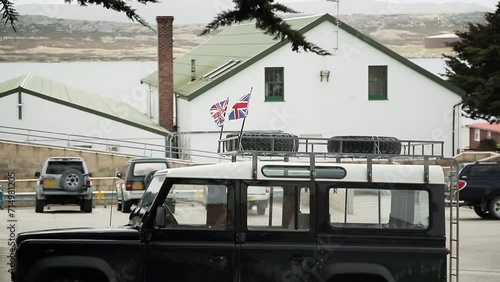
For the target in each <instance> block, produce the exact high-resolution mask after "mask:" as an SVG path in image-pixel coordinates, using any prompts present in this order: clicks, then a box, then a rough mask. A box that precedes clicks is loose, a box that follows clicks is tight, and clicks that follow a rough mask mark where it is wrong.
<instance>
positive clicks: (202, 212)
mask: <svg viewBox="0 0 500 282" xmlns="http://www.w3.org/2000/svg"><path fill="white" fill-rule="evenodd" d="M171 191H175V194H176V207H175V212H172V211H170V213H169V214H168V215H167V226H166V227H165V229H222V230H224V229H226V226H227V197H228V188H227V187H226V186H224V185H191V184H182V185H179V184H174V185H173V186H172V189H171ZM169 201H170V199H169V197H167V199H166V200H165V203H164V205H165V206H166V207H168V204H169Z"/></svg>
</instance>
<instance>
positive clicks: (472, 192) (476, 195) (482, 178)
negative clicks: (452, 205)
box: [459, 164, 500, 203]
mask: <svg viewBox="0 0 500 282" xmlns="http://www.w3.org/2000/svg"><path fill="white" fill-rule="evenodd" d="M466 168H467V167H466ZM466 168H464V171H463V174H461V175H460V180H464V181H465V182H467V186H465V188H463V189H461V190H460V194H459V195H460V198H461V199H464V200H466V201H469V202H474V203H480V202H481V200H482V199H483V196H484V194H485V193H486V192H487V191H488V190H489V189H490V188H491V187H492V186H493V185H494V184H495V183H498V181H499V179H500V171H499V169H500V166H498V165H490V164H478V165H471V166H469V167H468V170H465V169H466Z"/></svg>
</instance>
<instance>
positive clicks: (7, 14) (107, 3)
mask: <svg viewBox="0 0 500 282" xmlns="http://www.w3.org/2000/svg"><path fill="white" fill-rule="evenodd" d="M12 1H13V0H0V3H1V4H0V5H1V7H2V8H1V9H0V12H2V18H1V19H2V20H4V21H5V24H8V23H10V24H11V26H12V28H14V30H15V27H16V25H15V24H16V21H17V20H18V18H19V14H18V13H17V12H16V10H15V9H14V7H13V3H12ZM126 1H127V0H64V2H66V3H73V2H76V3H78V4H79V5H80V6H87V5H88V4H94V5H101V6H103V7H104V8H106V9H111V10H114V11H117V12H123V13H125V14H126V15H127V17H128V18H129V19H131V20H132V21H136V22H138V23H140V24H142V25H144V26H147V27H149V28H151V27H150V26H149V24H148V23H147V22H146V21H145V20H144V19H143V18H142V17H140V16H139V15H138V14H137V13H136V11H135V9H133V8H132V7H131V6H130V5H129V4H127V2H126ZM136 1H138V2H139V3H142V4H147V3H157V2H158V0H136ZM233 2H234V3H235V4H236V7H235V8H234V9H233V10H228V11H224V12H222V13H220V14H218V15H217V16H216V17H215V18H214V20H213V21H212V22H210V23H209V24H208V25H207V26H206V28H205V30H204V31H203V33H202V34H206V33H208V32H210V31H212V30H214V29H216V28H218V27H221V26H227V25H231V24H235V23H241V22H245V21H250V20H255V26H256V27H257V28H258V29H261V30H263V31H264V32H265V33H266V34H269V35H271V36H273V38H274V39H276V40H287V41H289V42H290V43H291V44H292V50H293V51H296V52H299V51H300V50H303V51H306V52H313V53H316V54H318V55H321V56H326V55H331V54H330V53H329V52H328V51H326V50H323V49H322V48H320V47H319V46H317V45H315V44H313V43H311V42H309V41H307V40H306V38H305V37H304V35H303V34H301V33H300V32H298V31H297V30H294V29H292V28H291V26H290V25H289V24H287V23H286V22H285V21H283V19H282V18H281V17H279V16H278V15H277V13H297V12H296V11H294V10H292V9H290V8H289V7H287V6H285V5H283V4H279V3H274V0H233Z"/></svg>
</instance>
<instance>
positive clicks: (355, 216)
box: [329, 187, 430, 229]
mask: <svg viewBox="0 0 500 282" xmlns="http://www.w3.org/2000/svg"><path fill="white" fill-rule="evenodd" d="M329 206H330V208H329V210H330V225H331V226H332V227H337V228H370V229H380V228H384V229H427V228H428V227H429V215H430V208H429V206H430V205H429V194H428V192H427V191H415V190H389V189H358V188H349V189H347V188H336V187H332V188H330V189H329Z"/></svg>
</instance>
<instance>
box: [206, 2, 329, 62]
mask: <svg viewBox="0 0 500 282" xmlns="http://www.w3.org/2000/svg"><path fill="white" fill-rule="evenodd" d="M233 2H235V3H236V8H235V9H233V10H229V11H225V12H222V13H219V14H218V15H217V16H216V17H215V19H214V20H213V21H211V22H210V23H209V24H208V25H207V26H206V27H205V29H204V30H203V32H202V33H201V35H205V34H207V33H209V32H211V31H213V30H215V29H217V28H219V27H222V26H228V25H232V24H238V23H241V22H245V21H251V20H255V27H257V28H258V29H261V30H263V31H264V33H265V34H269V35H271V36H273V39H275V40H288V41H289V42H290V43H291V44H292V50H293V51H296V52H299V51H300V50H301V49H302V50H303V51H305V52H312V53H315V54H318V55H321V56H327V55H331V53H330V52H328V51H326V50H324V49H322V48H320V47H319V46H317V45H316V44H313V43H311V42H309V41H307V40H306V38H305V36H304V35H303V34H302V33H300V32H299V31H297V30H294V29H292V27H291V26H290V25H289V24H288V23H286V22H285V21H284V20H283V19H282V18H280V17H278V16H277V15H276V13H279V12H281V13H297V11H295V10H292V9H290V8H288V7H287V6H285V5H282V4H279V3H274V0H234V1H233Z"/></svg>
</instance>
